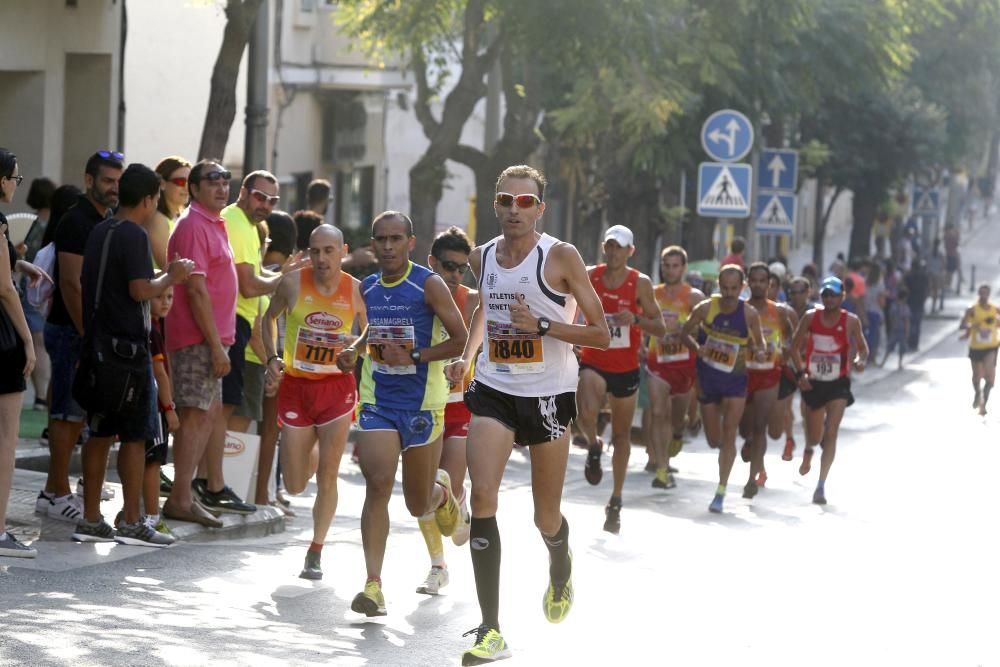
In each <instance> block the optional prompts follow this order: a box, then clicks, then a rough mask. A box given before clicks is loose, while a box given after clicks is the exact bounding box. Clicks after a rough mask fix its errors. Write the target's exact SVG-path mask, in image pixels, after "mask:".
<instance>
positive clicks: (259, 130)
mask: <svg viewBox="0 0 1000 667" xmlns="http://www.w3.org/2000/svg"><path fill="white" fill-rule="evenodd" d="M268 4H269V3H268V2H262V3H261V5H260V10H258V12H257V18H256V20H255V21H254V26H253V32H252V33H251V35H250V42H249V54H248V57H247V107H246V136H245V139H244V144H243V173H244V175H246V174H249V173H250V172H251V171H254V170H257V169H266V168H267V92H268V91H267V70H268V58H267V45H268V34H269V32H270V30H269V28H270V23H269V22H270V16H269V12H268Z"/></svg>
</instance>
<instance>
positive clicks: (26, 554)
mask: <svg viewBox="0 0 1000 667" xmlns="http://www.w3.org/2000/svg"><path fill="white" fill-rule="evenodd" d="M37 555H38V551H36V550H35V548H34V547H29V546H28V545H27V544H21V543H20V542H19V541H18V540H17V538H16V537H14V536H13V535H11V534H10V533H9V532H5V533H4V534H3V537H0V556H6V557H8V558H34V557H35V556H37Z"/></svg>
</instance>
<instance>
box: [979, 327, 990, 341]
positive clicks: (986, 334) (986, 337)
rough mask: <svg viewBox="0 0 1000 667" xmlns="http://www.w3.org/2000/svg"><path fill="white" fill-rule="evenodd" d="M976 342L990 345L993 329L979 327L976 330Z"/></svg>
mask: <svg viewBox="0 0 1000 667" xmlns="http://www.w3.org/2000/svg"><path fill="white" fill-rule="evenodd" d="M976 342H977V343H992V342H993V328H992V327H988V328H986V327H981V328H978V329H976Z"/></svg>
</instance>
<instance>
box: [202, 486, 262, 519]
mask: <svg viewBox="0 0 1000 667" xmlns="http://www.w3.org/2000/svg"><path fill="white" fill-rule="evenodd" d="M193 487H194V484H193V483H192V488H193ZM200 496H201V497H200V498H199V500H200V501H201V504H202V505H203V506H204V507H205V509H207V510H208V511H209V512H223V513H227V514H243V515H247V514H253V513H254V512H256V511H257V506H256V505H251V504H250V503H245V502H243V499H242V498H240V497H239V496H238V495H236V492H234V491H233V490H232V489H230V488H229V487H228V486H223V487H222V490H221V491H209V490H208V489H207V488H206V489H205V490H204V492H203V493H201V494H200Z"/></svg>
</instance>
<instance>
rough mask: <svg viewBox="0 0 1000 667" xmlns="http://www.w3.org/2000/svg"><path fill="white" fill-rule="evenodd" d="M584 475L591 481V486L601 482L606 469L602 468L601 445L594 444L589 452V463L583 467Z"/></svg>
mask: <svg viewBox="0 0 1000 667" xmlns="http://www.w3.org/2000/svg"><path fill="white" fill-rule="evenodd" d="M583 476H584V477H585V478H586V479H587V481H588V482H590V485H591V486H597V485H598V484H600V483H601V478H602V477H603V476H604V471H603V470H601V447H600V445H597V446H594V447H592V448H591V449H590V451H588V452H587V463H586V465H584V467H583Z"/></svg>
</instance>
